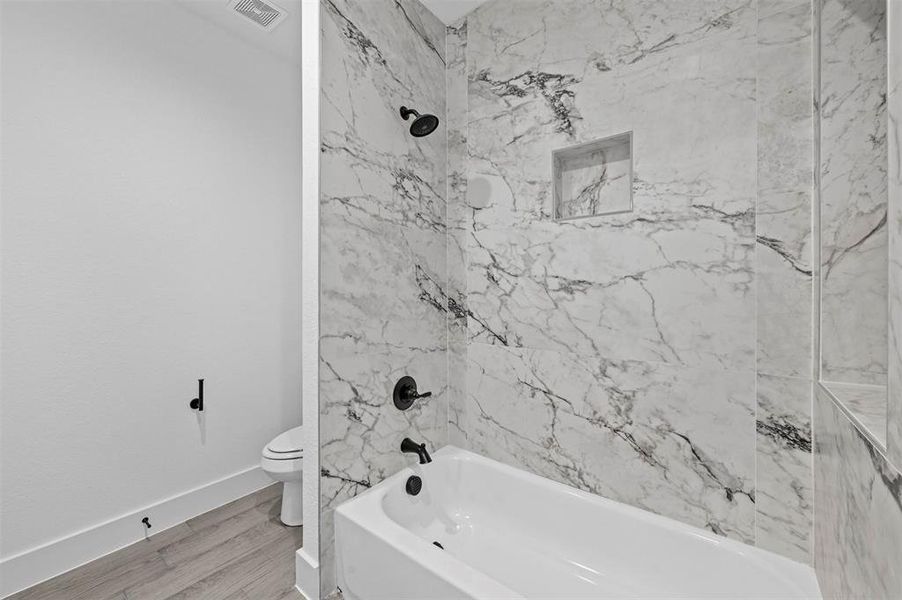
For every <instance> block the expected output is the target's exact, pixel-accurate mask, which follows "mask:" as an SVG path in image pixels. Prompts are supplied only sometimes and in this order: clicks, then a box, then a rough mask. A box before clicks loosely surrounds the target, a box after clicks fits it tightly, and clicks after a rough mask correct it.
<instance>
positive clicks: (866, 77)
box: [820, 0, 887, 385]
mask: <svg viewBox="0 0 902 600" xmlns="http://www.w3.org/2000/svg"><path fill="white" fill-rule="evenodd" d="M886 4H887V3H886V0H856V1H855V2H850V1H849V0H822V2H821V19H820V26H821V32H820V35H821V60H820V69H821V73H820V79H821V92H820V94H821V99H820V110H821V146H820V157H821V160H820V163H821V164H820V176H821V201H820V204H821V209H820V212H821V217H820V225H821V363H822V366H821V378H822V379H823V380H825V381H838V382H845V383H864V384H882V385H885V384H886V374H887V327H886V311H887V278H886V272H887V227H886V225H887V212H886V211H887V179H886V176H887V173H886V166H887V146H886V18H885V17H886Z"/></svg>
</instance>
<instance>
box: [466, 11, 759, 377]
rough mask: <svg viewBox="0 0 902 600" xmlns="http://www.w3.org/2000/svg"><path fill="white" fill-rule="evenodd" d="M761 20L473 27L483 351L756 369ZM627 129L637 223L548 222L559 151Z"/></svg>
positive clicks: (594, 15) (706, 16)
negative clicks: (489, 347)
mask: <svg viewBox="0 0 902 600" xmlns="http://www.w3.org/2000/svg"><path fill="white" fill-rule="evenodd" d="M755 12H756V11H755V7H754V5H751V4H750V3H749V2H747V1H743V2H739V1H735V2H731V1H729V0H726V1H716V2H703V3H700V2H694V1H688V0H687V1H681V2H668V3H666V4H663V3H660V2H642V1H631V2H617V3H614V4H613V6H611V5H610V4H609V3H604V4H603V5H602V4H599V3H593V2H577V1H564V2H558V1H547V2H539V1H524V2H518V3H516V4H512V3H505V2H492V3H489V4H486V5H484V6H483V7H481V8H480V9H478V10H477V11H476V13H475V14H473V15H471V16H470V17H469V18H468V23H467V28H468V47H467V60H468V76H469V96H468V103H469V106H468V113H469V117H468V123H469V132H468V140H467V141H468V149H469V164H468V169H469V173H468V203H469V205H470V207H471V209H472V211H473V214H474V224H473V228H472V234H471V236H470V238H469V240H468V242H469V246H468V257H467V258H468V270H467V286H468V289H467V302H468V304H467V311H468V313H469V316H470V318H469V336H470V340H471V341H472V342H478V343H485V344H498V345H508V346H519V347H529V348H536V349H548V350H558V351H561V352H575V353H583V354H586V355H598V356H604V357H606V358H614V359H622V360H641V361H649V362H662V363H668V364H677V365H684V366H687V367H688V366H702V365H716V366H718V367H720V368H723V369H725V370H734V369H735V370H743V369H745V370H750V371H751V370H754V342H753V340H754V327H755V324H754V294H753V293H752V292H753V285H754V281H753V264H752V258H753V254H754V201H755V194H756V189H755V168H754V164H755V156H756V137H755V66H754V62H753V61H748V60H740V57H747V56H749V55H754V52H755V27H756V19H755ZM539 24H540V25H541V26H539ZM662 40H668V41H667V42H666V43H663V44H662ZM625 98H628V100H629V101H624V99H625ZM662 106H666V107H667V110H662V109H661V107H662ZM631 129H634V139H633V145H634V148H635V151H634V153H635V184H634V187H635V189H634V210H633V211H632V212H631V213H628V214H625V215H613V216H610V217H609V218H605V219H599V220H594V219H589V220H584V221H573V222H568V223H563V224H561V223H554V222H552V221H551V218H550V217H551V210H552V203H551V196H550V194H551V186H550V177H551V173H550V162H549V155H550V151H551V149H553V148H558V147H564V146H569V145H573V144H575V143H581V142H586V141H590V140H592V139H595V138H598V137H605V136H607V135H611V134H616V133H620V132H623V131H629V130H631Z"/></svg>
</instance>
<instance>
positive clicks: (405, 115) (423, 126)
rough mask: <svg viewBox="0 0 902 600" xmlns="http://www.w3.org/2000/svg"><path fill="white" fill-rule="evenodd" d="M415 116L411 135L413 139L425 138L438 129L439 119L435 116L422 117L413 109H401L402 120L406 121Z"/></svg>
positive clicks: (403, 107) (404, 107)
mask: <svg viewBox="0 0 902 600" xmlns="http://www.w3.org/2000/svg"><path fill="white" fill-rule="evenodd" d="M411 115H413V117H414V119H413V123H411V124H410V135H412V136H413V137H425V136H427V135H429V134H430V133H432V132H433V131H435V128H436V127H438V117H436V116H435V115H421V114H420V113H418V112H417V111H415V110H414V109H412V108H407V107H406V106H402V107H401V118H402V119H404V120H405V121H406V120H407V119H409V118H410V116H411Z"/></svg>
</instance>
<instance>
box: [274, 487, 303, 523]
mask: <svg viewBox="0 0 902 600" xmlns="http://www.w3.org/2000/svg"><path fill="white" fill-rule="evenodd" d="M279 518H280V519H281V521H282V523H283V524H284V525H288V526H289V527H298V526H300V525H303V524H304V508H303V501H302V498H301V482H300V481H286V482H284V483H283V484H282V514H281V515H279Z"/></svg>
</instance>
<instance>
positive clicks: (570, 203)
mask: <svg viewBox="0 0 902 600" xmlns="http://www.w3.org/2000/svg"><path fill="white" fill-rule="evenodd" d="M552 168H553V171H554V218H555V220H558V221H566V220H569V219H582V218H586V217H595V216H598V215H606V214H611V213H620V212H627V211H630V210H632V208H633V132H632V131H628V132H626V133H621V134H618V135H614V136H610V137H606V138H602V139H599V140H594V141H592V142H588V143H586V144H580V145H578V146H571V147H569V148H561V149H559V150H555V151H553V152H552Z"/></svg>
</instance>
